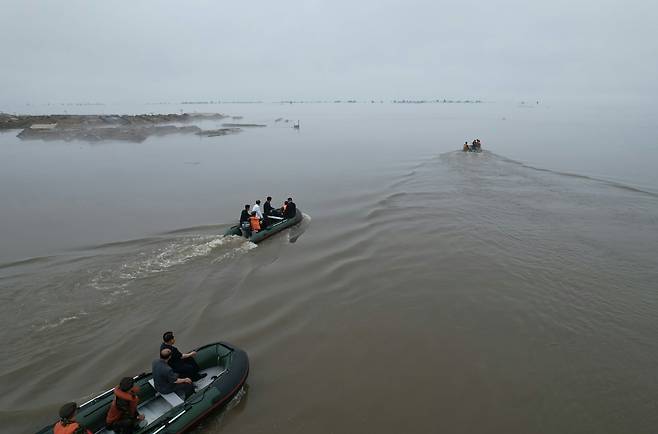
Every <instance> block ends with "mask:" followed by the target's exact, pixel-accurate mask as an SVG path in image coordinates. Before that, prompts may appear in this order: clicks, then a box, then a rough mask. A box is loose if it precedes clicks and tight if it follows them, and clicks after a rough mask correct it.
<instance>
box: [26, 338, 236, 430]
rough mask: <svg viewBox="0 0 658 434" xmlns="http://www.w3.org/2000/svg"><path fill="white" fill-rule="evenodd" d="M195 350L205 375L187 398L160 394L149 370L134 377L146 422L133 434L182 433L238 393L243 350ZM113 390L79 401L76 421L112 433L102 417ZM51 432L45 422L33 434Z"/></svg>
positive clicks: (214, 347)
mask: <svg viewBox="0 0 658 434" xmlns="http://www.w3.org/2000/svg"><path fill="white" fill-rule="evenodd" d="M195 351H196V352H197V355H196V356H195V357H194V358H195V360H196V362H197V364H198V365H199V367H200V368H201V372H205V373H206V374H208V375H207V376H206V377H205V378H202V379H201V380H199V381H197V382H196V383H194V384H195V386H196V387H195V388H196V392H195V393H194V394H193V395H192V396H190V397H189V398H188V399H187V400H183V399H182V398H180V397H179V396H178V395H177V394H175V393H169V394H166V395H161V394H159V393H158V392H156V390H155V389H154V387H153V380H152V375H151V373H150V372H149V373H144V374H140V375H138V376H136V377H134V378H135V385H136V386H139V389H140V391H139V406H138V411H139V412H140V413H141V414H143V415H144V416H145V420H146V423H147V424H148V425H146V426H144V427H143V428H140V429H138V430H136V431H135V434H147V433H148V434H156V433H158V434H174V433H182V432H186V431H188V430H189V429H191V428H192V427H193V426H194V425H196V424H197V423H198V422H199V421H200V420H201V419H203V418H204V417H206V416H207V415H208V414H209V413H210V412H211V411H214V410H217V409H220V408H223V407H225V406H226V404H228V403H229V401H230V400H231V399H232V398H233V397H235V395H236V394H238V393H239V392H240V390H241V389H242V387H243V386H244V384H245V382H246V381H247V376H248V375H249V358H248V357H247V353H245V352H244V351H242V350H240V349H238V348H235V347H233V346H231V345H229V344H227V343H224V342H218V343H214V344H209V345H205V346H203V347H201V348H199V349H197V350H195ZM113 390H114V389H110V390H108V391H106V392H103V393H101V394H100V395H98V396H96V397H95V398H92V399H90V400H89V401H87V402H85V403H84V404H82V405H81V406H80V408H79V409H78V412H77V414H76V420H77V421H78V422H80V423H81V424H82V425H84V426H85V427H86V428H88V429H89V430H91V431H92V432H93V433H95V434H99V433H103V434H112V433H113V431H109V430H107V428H105V417H106V416H107V412H108V410H109V408H110V404H111V403H112V400H113V399H114V393H113ZM54 423H55V422H53V425H54ZM52 432H53V431H52V425H49V426H47V427H45V428H43V429H42V430H41V431H39V432H38V433H37V434H50V433H52Z"/></svg>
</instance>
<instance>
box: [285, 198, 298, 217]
mask: <svg viewBox="0 0 658 434" xmlns="http://www.w3.org/2000/svg"><path fill="white" fill-rule="evenodd" d="M286 202H287V203H288V206H286V209H285V211H284V212H283V217H284V218H287V219H290V218H293V217H295V216H296V215H297V205H295V202H293V201H292V197H289V198H288V200H287V201H286Z"/></svg>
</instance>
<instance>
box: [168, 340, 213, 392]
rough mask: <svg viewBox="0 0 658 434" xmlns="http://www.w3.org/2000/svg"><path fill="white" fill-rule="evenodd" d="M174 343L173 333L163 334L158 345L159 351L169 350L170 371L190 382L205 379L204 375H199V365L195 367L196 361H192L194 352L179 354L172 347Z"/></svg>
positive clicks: (176, 349)
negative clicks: (187, 378) (189, 379)
mask: <svg viewBox="0 0 658 434" xmlns="http://www.w3.org/2000/svg"><path fill="white" fill-rule="evenodd" d="M175 343H176V338H175V337H174V332H165V333H164V334H163V335H162V344H160V350H164V349H165V348H168V349H170V350H171V359H170V360H169V362H168V363H169V366H171V369H173V370H174V372H175V373H177V374H179V375H182V376H183V377H189V378H191V379H192V381H198V380H200V379H201V378H203V377H205V376H206V374H199V370H200V369H199V365H197V363H196V360H194V356H196V351H190V352H189V353H181V352H180V351H178V348H176V347H175V346H174V344H175Z"/></svg>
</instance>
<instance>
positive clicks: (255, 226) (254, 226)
mask: <svg viewBox="0 0 658 434" xmlns="http://www.w3.org/2000/svg"><path fill="white" fill-rule="evenodd" d="M249 223H250V224H251V230H252V231H256V232H258V231H259V230H260V220H259V219H258V217H257V216H252V217H249Z"/></svg>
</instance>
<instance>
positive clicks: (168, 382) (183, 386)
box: [151, 348, 194, 399]
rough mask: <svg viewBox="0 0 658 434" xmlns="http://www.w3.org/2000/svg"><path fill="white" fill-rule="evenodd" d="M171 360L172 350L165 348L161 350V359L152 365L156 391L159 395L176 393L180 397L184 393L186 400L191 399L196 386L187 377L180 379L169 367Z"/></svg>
mask: <svg viewBox="0 0 658 434" xmlns="http://www.w3.org/2000/svg"><path fill="white" fill-rule="evenodd" d="M170 359H171V350H170V349H169V348H165V349H162V350H160V358H158V359H155V360H154V361H153V364H152V366H151V367H152V370H153V384H154V385H155V390H157V391H158V392H159V393H161V394H163V395H166V394H169V393H176V394H177V395H179V396H180V394H181V393H182V394H183V395H184V396H185V398H184V399H187V398H189V397H190V396H191V395H192V394H193V393H194V385H192V380H191V379H190V378H186V377H179V376H178V374H177V373H175V372H174V370H173V369H171V366H169V363H168V362H169V360H170Z"/></svg>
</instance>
